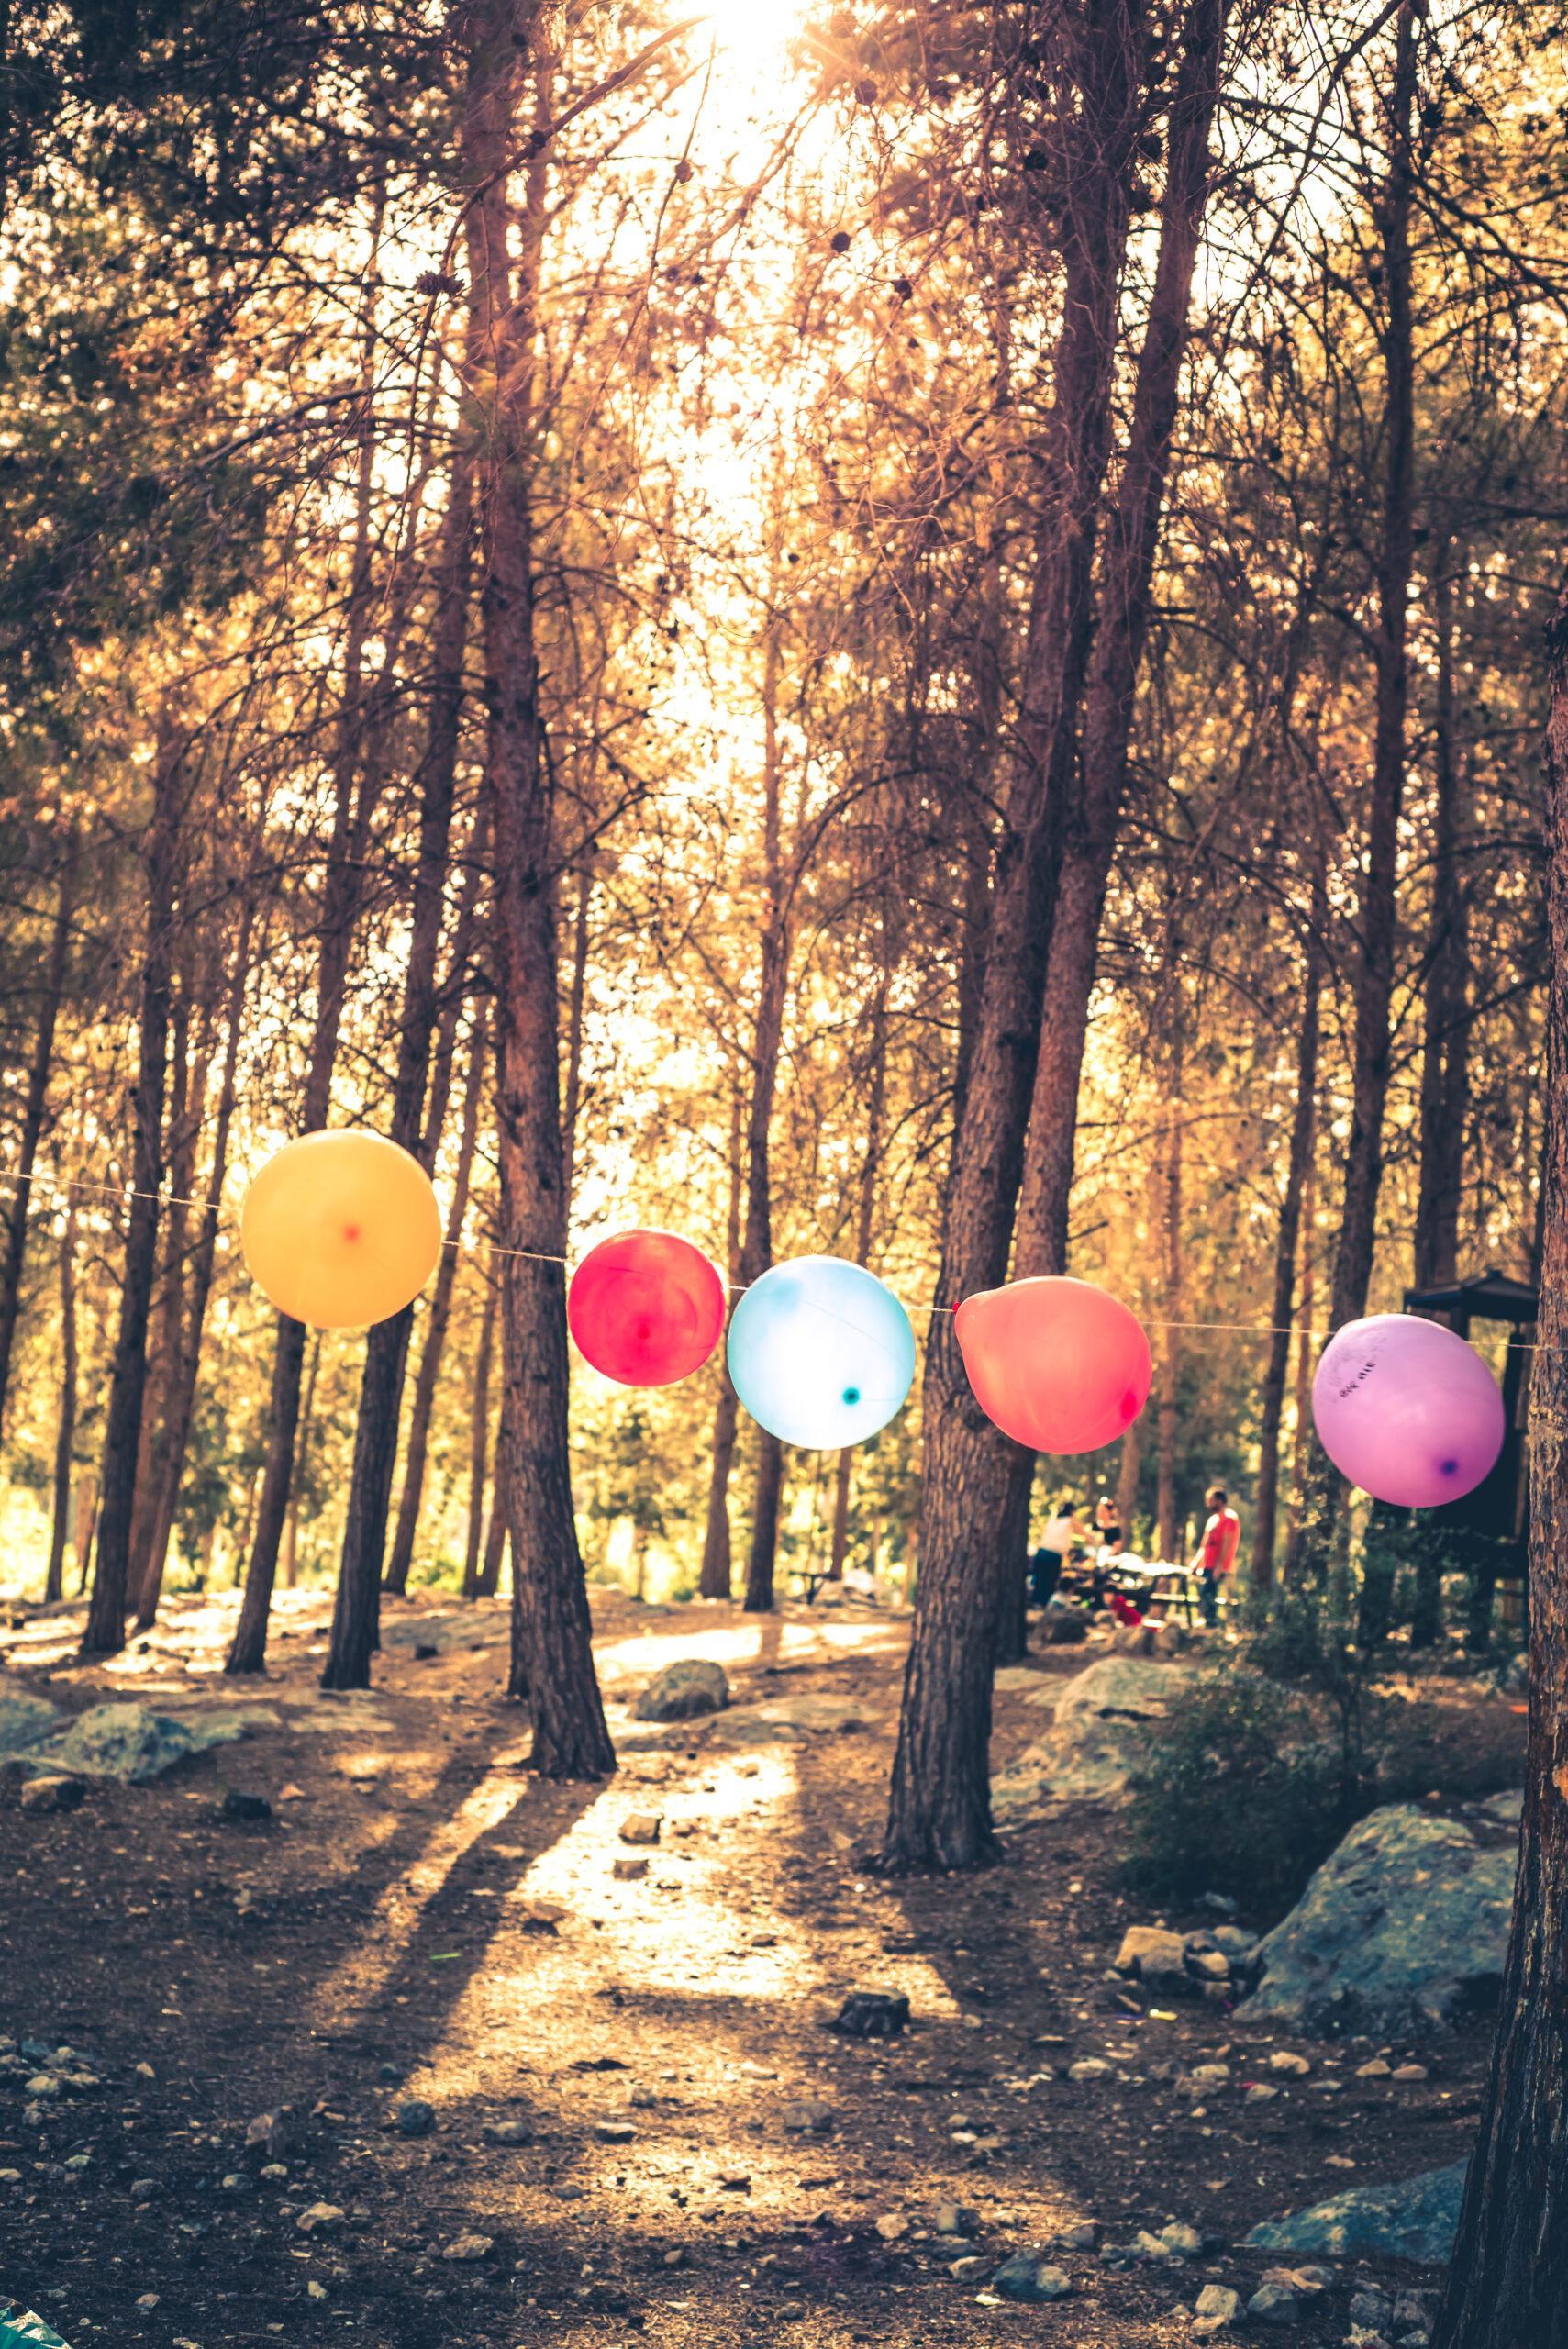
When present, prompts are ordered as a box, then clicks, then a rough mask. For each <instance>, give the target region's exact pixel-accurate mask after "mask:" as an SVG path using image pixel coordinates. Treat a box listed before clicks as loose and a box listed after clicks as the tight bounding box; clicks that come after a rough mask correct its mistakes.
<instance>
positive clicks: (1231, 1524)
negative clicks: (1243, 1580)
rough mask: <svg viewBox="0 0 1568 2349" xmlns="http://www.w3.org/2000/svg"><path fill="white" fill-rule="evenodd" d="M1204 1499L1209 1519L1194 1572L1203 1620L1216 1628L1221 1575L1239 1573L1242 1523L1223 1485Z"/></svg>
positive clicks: (1210, 1487)
mask: <svg viewBox="0 0 1568 2349" xmlns="http://www.w3.org/2000/svg"><path fill="white" fill-rule="evenodd" d="M1204 1506H1205V1508H1207V1510H1208V1512H1209V1517H1208V1523H1207V1525H1206V1526H1205V1527H1204V1529H1203V1540H1202V1541H1201V1542H1199V1543H1198V1547H1197V1555H1196V1556H1195V1558H1194V1560H1193V1572H1194V1573H1195V1575H1197V1577H1198V1605H1199V1606H1200V1607H1201V1608H1202V1609H1203V1620H1204V1621H1205V1622H1206V1623H1208V1624H1210V1625H1213V1624H1215V1623H1218V1620H1219V1582H1220V1576H1221V1575H1229V1574H1234V1572H1235V1571H1236V1552H1237V1549H1238V1546H1239V1545H1240V1540H1241V1520H1240V1518H1239V1517H1238V1516H1237V1514H1236V1512H1235V1510H1234V1509H1233V1508H1231V1506H1230V1503H1229V1497H1228V1495H1227V1493H1226V1490H1225V1487H1224V1486H1223V1485H1211V1486H1209V1488H1208V1490H1207V1493H1205V1495H1204Z"/></svg>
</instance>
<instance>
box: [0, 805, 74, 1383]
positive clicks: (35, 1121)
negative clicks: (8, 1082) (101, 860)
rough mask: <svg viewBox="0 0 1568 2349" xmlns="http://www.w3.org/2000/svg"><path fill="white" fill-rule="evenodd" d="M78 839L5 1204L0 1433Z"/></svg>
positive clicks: (67, 871) (65, 872)
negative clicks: (15, 1165) (14, 1164)
mask: <svg viewBox="0 0 1568 2349" xmlns="http://www.w3.org/2000/svg"><path fill="white" fill-rule="evenodd" d="M76 855H77V849H76V839H75V835H74V834H72V835H71V836H70V837H69V838H68V839H67V841H66V843H65V861H64V863H62V864H61V869H60V885H59V891H58V894H57V896H56V898H55V907H54V924H53V927H52V929H51V930H50V941H49V960H48V962H47V963H46V965H45V968H44V982H43V1000H42V1002H41V1003H40V1004H39V1024H38V1033H37V1035H36V1036H35V1038H34V1041H33V1056H32V1061H31V1063H30V1064H29V1066H28V1089H27V1094H26V1097H25V1098H24V1100H23V1103H22V1130H21V1135H20V1149H19V1151H18V1152H17V1177H16V1180H15V1181H14V1182H13V1183H12V1184H11V1186H10V1197H9V1198H8V1199H7V1200H6V1257H5V1262H4V1264H0V1427H3V1426H4V1423H5V1418H6V1402H7V1400H8V1399H9V1397H10V1392H11V1354H12V1350H13V1348H14V1347H15V1344H16V1340H17V1315H18V1313H19V1311H20V1309H21V1298H22V1267H23V1262H24V1259H25V1257H26V1255H27V1248H28V1215H29V1214H30V1212H31V1209H32V1204H33V1175H34V1172H35V1169H36V1167H37V1163H38V1154H39V1141H40V1139H41V1138H42V1134H43V1124H44V1116H45V1112H46V1111H47V1109H48V1107H49V1078H50V1069H51V1068H52V1067H53V1065H54V1032H55V1029H56V1027H57V1026H58V1024H59V1020H60V1007H61V1002H62V1001H63V1000H64V996H65V976H66V970H67V966H68V964H69V962H70V956H71V925H72V918H73V916H74V914H75V909H76Z"/></svg>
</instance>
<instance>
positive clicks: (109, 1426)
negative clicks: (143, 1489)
mask: <svg viewBox="0 0 1568 2349" xmlns="http://www.w3.org/2000/svg"><path fill="white" fill-rule="evenodd" d="M159 735H160V740H159V743H158V747H157V751H156V754H155V756H154V758H153V762H152V790H153V801H152V818H151V822H150V826H149V828H148V834H147V848H146V867H147V946H146V952H145V954H144V956H143V960H142V967H141V1008H140V1023H139V1025H140V1039H139V1046H138V1057H137V1076H136V1088H135V1091H134V1093H133V1095H132V1119H133V1126H134V1138H133V1141H132V1147H131V1186H132V1197H131V1200H130V1208H129V1213H128V1217H127V1219H126V1245H125V1269H124V1274H123V1276H122V1286H121V1291H120V1318H119V1329H118V1332H117V1337H116V1340H115V1359H114V1369H113V1372H112V1373H111V1375H110V1381H109V1403H108V1412H107V1416H106V1424H105V1430H104V1464H103V1467H102V1469H101V1471H100V1473H99V1486H98V1491H99V1501H98V1539H97V1556H96V1559H95V1564H94V1569H93V1596H92V1598H91V1600H90V1601H89V1603H88V1608H87V1620H86V1624H85V1626H84V1628H83V1633H82V1650H81V1652H82V1654H83V1657H87V1656H95V1655H116V1654H117V1653H119V1651H120V1649H121V1648H123V1647H124V1645H125V1618H126V1598H127V1584H128V1576H129V1572H130V1520H131V1507H132V1503H133V1501H134V1499H135V1497H136V1463H137V1453H138V1451H139V1445H140V1440H141V1408H142V1397H143V1392H144V1389H145V1386H146V1380H147V1324H148V1316H149V1313H150V1308H151V1304H152V1276H153V1272H154V1269H155V1266H156V1263H157V1255H158V1208H159V1198H158V1192H159V1185H160V1182H161V1177H162V1172H163V1168H162V1161H161V1144H162V1127H163V1086H164V1081H165V1078H166V1075H167V1064H168V1057H169V1008H170V989H171V986H172V977H173V930H174V876H175V869H176V864H177V862H178V855H179V836H180V799H181V786H182V783H183V775H184V755H183V742H182V740H181V739H180V737H179V735H178V732H177V730H176V729H175V727H174V725H173V723H172V719H170V718H164V719H163V720H162V722H161V725H160V728H159Z"/></svg>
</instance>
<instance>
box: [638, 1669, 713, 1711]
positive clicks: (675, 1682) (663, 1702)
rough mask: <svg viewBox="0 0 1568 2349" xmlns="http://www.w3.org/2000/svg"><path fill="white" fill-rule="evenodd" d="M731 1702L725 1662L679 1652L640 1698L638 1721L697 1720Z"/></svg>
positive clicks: (655, 1676)
mask: <svg viewBox="0 0 1568 2349" xmlns="http://www.w3.org/2000/svg"><path fill="white" fill-rule="evenodd" d="M728 1702H729V1682H728V1679H727V1678H726V1676H725V1673H724V1667H723V1666H722V1664H710V1663H709V1662H708V1661H707V1659H706V1656H695V1655H689V1656H677V1657H676V1659H675V1661H674V1663H673V1664H666V1665H665V1666H664V1668H663V1670H662V1672H656V1673H655V1674H654V1675H653V1677H652V1679H651V1681H650V1682H649V1684H648V1686H647V1687H646V1688H645V1689H644V1690H643V1692H642V1694H641V1696H640V1697H639V1698H638V1700H637V1705H636V1718H637V1719H638V1720H639V1721H689V1720H698V1719H700V1717H701V1716H702V1715H703V1714H705V1713H721V1712H723V1711H724V1709H725V1708H726V1707H727V1706H728Z"/></svg>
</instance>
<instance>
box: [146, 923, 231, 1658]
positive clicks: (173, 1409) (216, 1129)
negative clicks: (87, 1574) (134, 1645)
mask: <svg viewBox="0 0 1568 2349" xmlns="http://www.w3.org/2000/svg"><path fill="white" fill-rule="evenodd" d="M254 920H255V907H254V905H253V903H252V902H251V900H250V898H247V899H246V901H245V903H244V906H243V907H242V909H241V912H240V916H239V936H238V939H237V940H236V943H235V952H234V972H233V976H232V978H231V979H230V982H229V990H228V1032H227V1036H226V1038H225V1042H224V1051H223V1074H222V1075H221V1077H220V1078H219V1080H218V1090H217V1118H216V1119H215V1121H214V1126H213V1138H212V1164H211V1167H210V1169H209V1170H208V1174H207V1186H206V1197H205V1199H204V1201H203V1203H202V1208H201V1210H200V1212H201V1230H200V1232H199V1235H198V1237H197V1240H196V1244H195V1251H194V1252H193V1255H192V1259H191V1292H190V1310H189V1318H188V1319H187V1321H186V1325H185V1332H184V1338H183V1344H182V1347H181V1352H180V1361H179V1373H178V1377H177V1379H176V1381H175V1385H174V1389H173V1393H172V1397H170V1400H169V1403H168V1407H167V1408H168V1426H169V1441H168V1446H167V1451H166V1453H165V1456H164V1459H163V1465H162V1486H161V1492H160V1494H159V1497H158V1508H157V1515H156V1519H155V1521H154V1525H153V1530H152V1538H151V1543H150V1549H149V1552H148V1555H147V1561H146V1567H145V1571H144V1574H143V1576H142V1580H141V1584H140V1587H139V1591H138V1594H137V1609H136V1621H137V1629H138V1630H139V1631H146V1630H147V1629H148V1628H149V1626H150V1624H151V1623H152V1621H153V1620H154V1618H155V1616H156V1614H157V1612H158V1600H159V1596H160V1593H161V1590H162V1587H163V1570H164V1565H165V1562H166V1561H167V1559H168V1555H169V1542H170V1538H171V1536H172V1532H173V1527H174V1512H175V1509H176V1508H177V1506H178V1503H179V1497H180V1480H181V1478H182V1476H183V1474H184V1468H185V1453H186V1452H187V1450H188V1449H189V1447H190V1441H191V1425H192V1421H193V1419H194V1418H195V1402H196V1380H197V1377H198V1375H199V1373H200V1368H201V1358H202V1337H203V1333H204V1331H205V1330H206V1310H207V1300H208V1299H209V1297H211V1295H212V1282H213V1273H214V1270H215V1268H216V1265H217V1231H218V1212H219V1208H220V1207H221V1205H222V1201H223V1186H224V1183H225V1180H226V1179H227V1176H228V1141H229V1133H230V1130H231V1129H232V1126H233V1123H234V1106H235V1102H236V1099H237V1097H238V1095H239V1042H240V1034H241V1030H242V1028H243V1025H244V1018H245V990H246V986H247V984H248V982H249V980H250V940H251V934H252V930H253V928H254Z"/></svg>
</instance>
